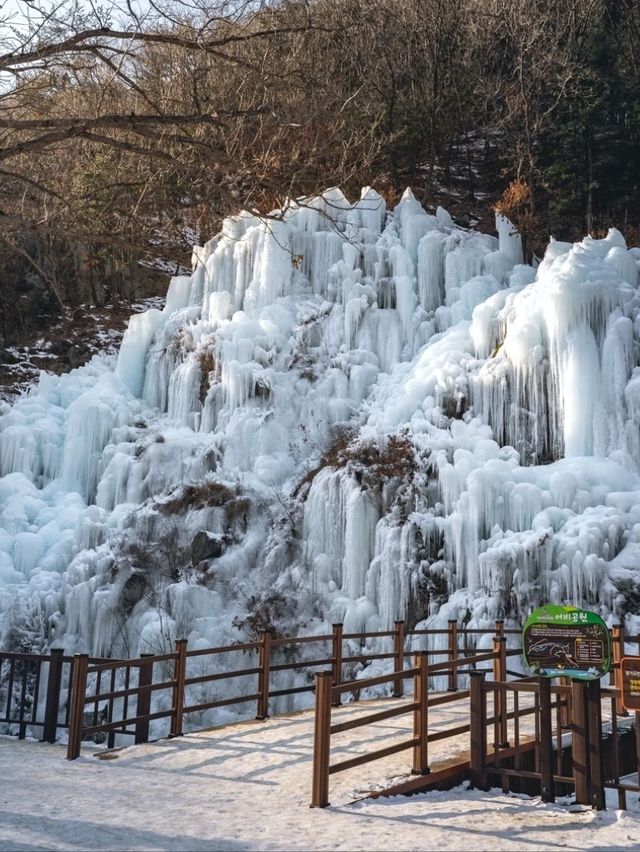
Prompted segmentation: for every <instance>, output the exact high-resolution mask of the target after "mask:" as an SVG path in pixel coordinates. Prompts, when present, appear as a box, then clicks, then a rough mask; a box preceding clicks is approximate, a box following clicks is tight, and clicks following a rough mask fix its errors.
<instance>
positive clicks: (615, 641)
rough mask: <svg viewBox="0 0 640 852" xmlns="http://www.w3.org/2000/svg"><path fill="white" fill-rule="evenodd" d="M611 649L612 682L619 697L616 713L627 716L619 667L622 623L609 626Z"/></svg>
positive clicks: (621, 650) (622, 631)
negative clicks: (623, 703) (623, 702)
mask: <svg viewBox="0 0 640 852" xmlns="http://www.w3.org/2000/svg"><path fill="white" fill-rule="evenodd" d="M611 650H612V652H613V653H612V656H613V666H614V669H613V684H614V686H615V687H616V689H618V690H619V692H620V697H619V698H617V699H616V714H617V715H618V716H628V715H629V713H628V711H627V710H625V709H624V707H623V706H622V698H621V696H622V669H621V668H620V660H621V659H622V658H623V657H624V627H623V625H622V624H614V625H613V627H612V628H611Z"/></svg>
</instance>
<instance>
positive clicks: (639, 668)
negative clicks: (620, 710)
mask: <svg viewBox="0 0 640 852" xmlns="http://www.w3.org/2000/svg"><path fill="white" fill-rule="evenodd" d="M626 664H629V666H633V667H634V668H632V669H631V671H629V673H628V675H629V677H626V675H627V672H626V671H625V668H626ZM632 673H633V675H635V676H632ZM633 681H636V682H637V686H635V688H632V687H631V684H632V682H633ZM620 698H621V702H622V706H623V707H624V709H625V710H628V711H629V713H640V656H633V655H632V654H627V655H626V656H624V657H622V659H621V660H620Z"/></svg>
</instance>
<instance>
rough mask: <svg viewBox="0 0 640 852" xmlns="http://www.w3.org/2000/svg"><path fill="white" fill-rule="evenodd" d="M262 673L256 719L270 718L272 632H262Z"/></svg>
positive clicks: (259, 677)
mask: <svg viewBox="0 0 640 852" xmlns="http://www.w3.org/2000/svg"><path fill="white" fill-rule="evenodd" d="M258 665H259V666H260V674H259V675H258V709H257V712H256V719H268V718H269V681H270V680H271V634H270V633H269V631H268V630H264V631H263V632H262V636H261V638H260V662H259V663H258Z"/></svg>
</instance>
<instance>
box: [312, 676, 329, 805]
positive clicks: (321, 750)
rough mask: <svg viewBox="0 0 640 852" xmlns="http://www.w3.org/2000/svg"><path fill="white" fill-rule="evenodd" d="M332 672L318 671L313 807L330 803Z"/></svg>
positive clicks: (314, 737) (314, 736)
mask: <svg viewBox="0 0 640 852" xmlns="http://www.w3.org/2000/svg"><path fill="white" fill-rule="evenodd" d="M331 677H332V673H331V672H317V673H316V712H315V720H314V735H313V782H312V788H311V807H312V808H326V807H327V805H328V804H329V760H330V745H331Z"/></svg>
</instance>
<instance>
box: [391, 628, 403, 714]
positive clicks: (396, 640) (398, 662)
mask: <svg viewBox="0 0 640 852" xmlns="http://www.w3.org/2000/svg"><path fill="white" fill-rule="evenodd" d="M394 625H395V634H394V637H393V654H394V656H393V665H394V668H395V670H396V671H397V672H401V671H402V670H403V669H404V640H405V628H404V621H396V622H394ZM392 695H393V697H394V698H402V696H403V695H404V680H403V679H402V678H401V677H398V678H396V679H395V680H394V682H393V693H392Z"/></svg>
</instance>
